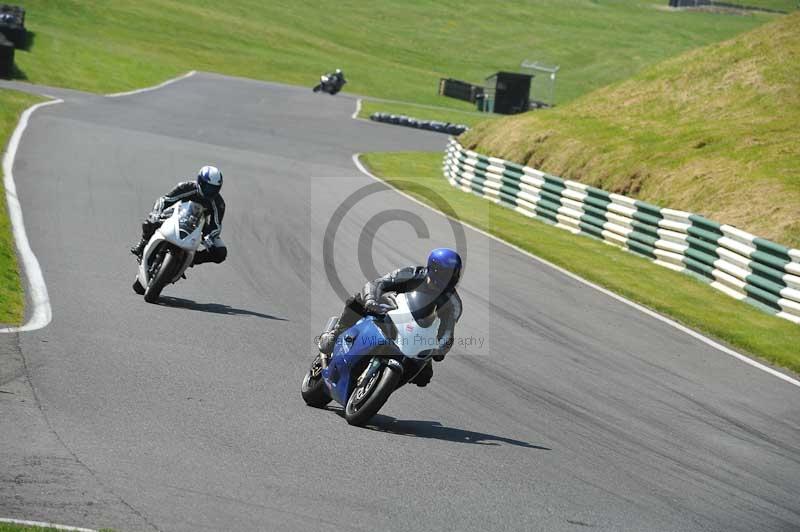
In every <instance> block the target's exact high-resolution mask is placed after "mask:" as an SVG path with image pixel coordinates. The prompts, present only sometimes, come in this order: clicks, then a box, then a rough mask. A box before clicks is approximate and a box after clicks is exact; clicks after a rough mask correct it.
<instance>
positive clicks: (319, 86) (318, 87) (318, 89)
mask: <svg viewBox="0 0 800 532" xmlns="http://www.w3.org/2000/svg"><path fill="white" fill-rule="evenodd" d="M320 89H322V85H317V86H316V87H314V88H313V89H311V90H312V91H314V92H319V91H320Z"/></svg>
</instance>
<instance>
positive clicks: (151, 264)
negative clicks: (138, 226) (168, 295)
mask: <svg viewBox="0 0 800 532" xmlns="http://www.w3.org/2000/svg"><path fill="white" fill-rule="evenodd" d="M204 214H205V210H204V209H203V206H202V205H201V204H199V203H196V202H194V201H181V202H178V203H176V204H175V205H173V206H172V207H170V208H169V209H166V210H165V211H164V213H163V214H162V218H165V219H164V222H163V223H162V224H161V227H159V228H158V229H157V230H156V232H155V233H153V236H152V237H150V241H149V242H148V243H147V246H146V247H145V248H144V252H143V253H142V261H141V263H140V264H139V273H138V275H137V276H136V280H135V281H134V283H133V290H134V291H135V292H136V293H137V294H139V295H143V296H144V300H145V301H147V302H148V303H155V302H157V301H158V298H159V296H160V295H161V291H162V290H163V289H164V287H165V286H166V285H168V284H170V283H175V282H177V281H178V280H179V279H180V278H181V277H182V276H183V273H184V272H185V271H186V269H187V268H188V267H189V266H190V265H191V264H192V261H194V255H195V253H196V252H197V250H198V249H199V248H200V246H201V245H202V244H203V226H204V225H205V216H204Z"/></svg>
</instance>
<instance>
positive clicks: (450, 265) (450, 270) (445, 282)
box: [428, 248, 461, 290]
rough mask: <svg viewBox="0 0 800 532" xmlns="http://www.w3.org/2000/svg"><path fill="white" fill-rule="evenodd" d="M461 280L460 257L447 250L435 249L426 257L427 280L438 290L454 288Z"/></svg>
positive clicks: (454, 252)
mask: <svg viewBox="0 0 800 532" xmlns="http://www.w3.org/2000/svg"><path fill="white" fill-rule="evenodd" d="M460 278H461V257H460V256H459V254H458V253H457V252H456V251H453V250H452V249H449V248H436V249H434V250H433V251H431V254H430V255H428V280H429V281H430V282H431V284H433V285H434V286H436V287H437V288H438V289H440V290H450V289H453V288H455V286H456V285H457V284H458V280H459V279H460Z"/></svg>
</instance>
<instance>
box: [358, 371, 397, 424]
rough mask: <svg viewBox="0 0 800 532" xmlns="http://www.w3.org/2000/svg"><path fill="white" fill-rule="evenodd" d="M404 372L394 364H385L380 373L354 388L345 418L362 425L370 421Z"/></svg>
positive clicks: (395, 387)
mask: <svg viewBox="0 0 800 532" xmlns="http://www.w3.org/2000/svg"><path fill="white" fill-rule="evenodd" d="M402 376H403V374H402V372H401V371H400V370H399V369H395V368H393V367H392V366H384V367H383V368H381V371H380V373H378V374H377V375H376V376H375V377H373V378H372V379H370V380H369V381H367V382H365V383H363V384H362V385H361V386H359V387H358V388H356V389H355V390H353V393H352V394H351V395H350V398H349V399H348V400H347V405H345V407H344V418H345V420H347V422H348V423H349V424H351V425H355V426H357V427H360V426H362V425H364V424H365V423H366V422H367V421H369V420H370V419H371V418H372V416H374V415H375V414H377V413H378V410H380V409H381V407H382V406H383V405H384V404H386V400H387V399H389V396H390V395H392V392H394V391H395V389H397V385H398V383H399V382H400V379H401V378H402Z"/></svg>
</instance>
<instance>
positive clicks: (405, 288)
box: [318, 248, 461, 386]
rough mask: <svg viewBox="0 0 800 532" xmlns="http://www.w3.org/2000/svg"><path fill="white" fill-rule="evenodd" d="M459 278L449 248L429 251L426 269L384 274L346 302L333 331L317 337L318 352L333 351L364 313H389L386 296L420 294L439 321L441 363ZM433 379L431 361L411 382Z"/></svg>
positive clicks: (454, 316) (457, 303)
mask: <svg viewBox="0 0 800 532" xmlns="http://www.w3.org/2000/svg"><path fill="white" fill-rule="evenodd" d="M460 276H461V257H460V256H459V255H458V253H457V252H455V251H454V250H452V249H448V248H438V249H434V250H433V251H431V253H430V255H429V256H428V263H427V266H409V267H407V268H401V269H399V270H395V271H393V272H391V273H388V274H386V275H384V276H383V277H380V278H378V279H376V280H374V281H372V282H368V283H367V284H365V285H364V288H363V289H362V290H361V292H360V293H357V294H355V295H353V296H352V297H350V298H348V300H347V301H346V302H345V307H344V310H343V311H342V314H341V316H340V317H339V321H338V322H337V324H336V325H335V327H334V328H333V330H330V331H325V332H324V333H322V335H320V337H319V345H318V347H319V350H320V353H322V354H323V355H325V356H329V355H330V354H331V353H332V352H333V347H334V344H335V342H336V338H337V337H338V336H339V335H340V334H341V333H342V332H344V331H345V330H347V329H349V328H350V327H352V326H353V325H355V323H356V322H357V321H358V320H359V319H361V318H362V317H364V316H366V315H367V314H373V315H382V314H385V313H386V311H387V310H388V308H387V306H386V305H384V304H382V303H381V301H382V297H383V296H384V294H387V293H391V292H394V293H404V292H411V291H415V290H416V291H419V292H422V293H424V294H427V295H428V296H429V297H430V305H431V306H432V310H435V311H436V313H437V316H438V317H439V319H440V324H439V331H438V339H439V347H438V349H437V353H436V354H435V355H434V356H433V357H432V358H433V360H436V361H437V362H440V361H442V360H444V357H445V355H446V354H447V352H448V351H449V350H450V348H451V347H452V345H453V342H454V332H455V325H456V322H457V321H458V320H459V318H460V317H461V298H460V297H459V295H458V293H457V292H456V285H457V284H458V281H459V279H460ZM432 377H433V366H432V365H431V362H430V361H428V363H427V364H426V365H425V367H424V368H423V369H422V370H421V371H420V372H419V373H418V374H417V376H416V377H415V378H414V380H412V381H411V382H413V383H414V384H416V385H417V386H426V385H427V384H428V383H429V382H430V380H431V378H432Z"/></svg>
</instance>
